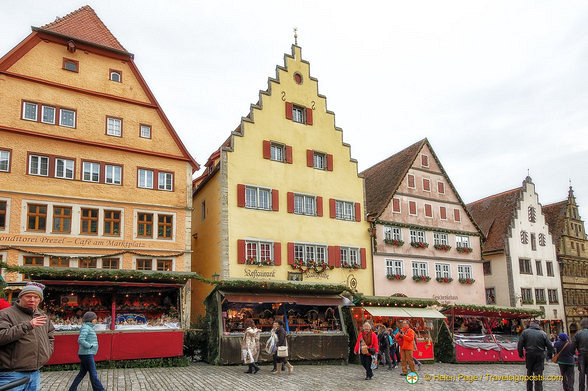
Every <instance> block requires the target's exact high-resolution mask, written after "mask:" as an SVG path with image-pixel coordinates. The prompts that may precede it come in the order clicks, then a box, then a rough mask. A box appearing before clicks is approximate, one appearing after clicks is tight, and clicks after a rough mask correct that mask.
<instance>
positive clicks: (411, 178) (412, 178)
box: [407, 174, 416, 189]
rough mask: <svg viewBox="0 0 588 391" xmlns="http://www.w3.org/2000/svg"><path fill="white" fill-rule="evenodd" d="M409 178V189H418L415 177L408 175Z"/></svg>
mask: <svg viewBox="0 0 588 391" xmlns="http://www.w3.org/2000/svg"><path fill="white" fill-rule="evenodd" d="M407 178H408V187H410V188H411V189H414V188H416V186H415V184H414V175H412V174H408V176H407Z"/></svg>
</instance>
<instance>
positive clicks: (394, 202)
mask: <svg viewBox="0 0 588 391" xmlns="http://www.w3.org/2000/svg"><path fill="white" fill-rule="evenodd" d="M392 211H393V212H400V200H399V199H398V198H394V199H392Z"/></svg>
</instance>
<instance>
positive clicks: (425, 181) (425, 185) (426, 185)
mask: <svg viewBox="0 0 588 391" xmlns="http://www.w3.org/2000/svg"><path fill="white" fill-rule="evenodd" d="M423 190H425V191H431V181H429V180H428V179H424V178H423Z"/></svg>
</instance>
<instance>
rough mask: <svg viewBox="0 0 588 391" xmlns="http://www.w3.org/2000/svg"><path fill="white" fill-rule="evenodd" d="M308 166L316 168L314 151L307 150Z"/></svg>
mask: <svg viewBox="0 0 588 391" xmlns="http://www.w3.org/2000/svg"><path fill="white" fill-rule="evenodd" d="M306 166H307V167H314V151H313V150H312V149H307V150H306Z"/></svg>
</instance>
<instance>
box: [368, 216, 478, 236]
mask: <svg viewBox="0 0 588 391" xmlns="http://www.w3.org/2000/svg"><path fill="white" fill-rule="evenodd" d="M374 222H375V223H376V224H382V225H387V226H391V227H400V228H412V229H417V230H420V231H435V232H444V233H448V234H457V235H464V236H481V235H480V233H479V232H467V231H457V230H452V229H445V228H437V227H426V226H423V225H414V224H405V223H399V222H396V221H387V220H380V219H378V218H376V219H375V220H374Z"/></svg>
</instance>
